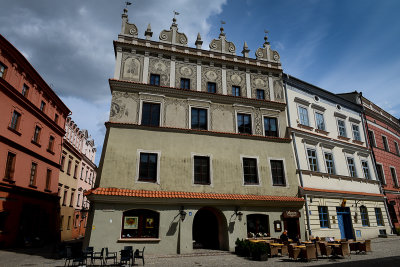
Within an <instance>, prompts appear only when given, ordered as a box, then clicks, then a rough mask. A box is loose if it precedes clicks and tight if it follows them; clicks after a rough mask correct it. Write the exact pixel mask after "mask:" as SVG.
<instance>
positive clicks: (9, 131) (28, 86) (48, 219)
mask: <svg viewBox="0 0 400 267" xmlns="http://www.w3.org/2000/svg"><path fill="white" fill-rule="evenodd" d="M69 113H70V111H69V109H68V108H67V106H66V105H65V104H64V103H63V102H62V101H61V100H60V98H59V97H58V96H57V95H56V94H55V93H54V91H53V90H52V89H51V88H50V87H49V86H48V85H47V83H46V82H45V81H44V80H43V79H42V77H41V76H40V75H39V73H38V72H37V71H36V70H35V69H34V68H33V66H32V65H31V64H30V63H29V62H28V60H26V58H25V57H24V56H23V55H22V54H21V53H20V52H19V51H18V50H17V49H16V48H15V47H14V46H13V45H12V44H10V43H9V42H8V41H7V40H6V39H5V38H4V37H3V36H2V35H0V114H1V116H0V246H13V245H16V244H27V243H31V242H43V241H56V239H57V236H58V235H57V233H58V229H57V227H58V218H59V217H58V216H59V205H58V195H57V191H58V176H59V167H60V164H59V161H60V155H61V147H62V138H63V136H64V134H65V131H64V124H65V120H66V117H67V116H68V114H69Z"/></svg>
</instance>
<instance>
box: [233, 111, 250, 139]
mask: <svg viewBox="0 0 400 267" xmlns="http://www.w3.org/2000/svg"><path fill="white" fill-rule="evenodd" d="M235 113H236V114H235V116H236V133H239V134H247V135H253V132H254V129H253V125H254V122H253V114H252V113H249V112H245V111H235ZM239 115H246V116H250V123H251V126H250V130H251V132H250V133H243V132H239V121H238V119H239Z"/></svg>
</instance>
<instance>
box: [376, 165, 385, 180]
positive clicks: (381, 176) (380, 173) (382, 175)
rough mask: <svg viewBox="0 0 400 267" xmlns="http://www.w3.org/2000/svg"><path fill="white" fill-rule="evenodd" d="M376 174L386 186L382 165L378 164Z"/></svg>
mask: <svg viewBox="0 0 400 267" xmlns="http://www.w3.org/2000/svg"><path fill="white" fill-rule="evenodd" d="M376 172H377V174H378V179H379V181H380V182H381V184H386V183H385V178H384V174H383V166H382V165H381V164H376Z"/></svg>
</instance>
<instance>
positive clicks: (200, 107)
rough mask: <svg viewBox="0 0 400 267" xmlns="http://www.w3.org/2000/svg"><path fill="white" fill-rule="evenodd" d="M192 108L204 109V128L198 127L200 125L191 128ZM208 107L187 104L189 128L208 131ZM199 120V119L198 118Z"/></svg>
mask: <svg viewBox="0 0 400 267" xmlns="http://www.w3.org/2000/svg"><path fill="white" fill-rule="evenodd" d="M193 109H197V110H205V111H206V113H207V114H206V128H205V129H202V128H200V127H198V128H193V127H192V110H193ZM209 111H210V108H209V107H204V106H197V105H196V106H195V105H193V106H192V105H190V106H189V128H190V129H193V130H205V131H208V130H209V125H210V123H209V122H210V112H209ZM199 121H200V120H199Z"/></svg>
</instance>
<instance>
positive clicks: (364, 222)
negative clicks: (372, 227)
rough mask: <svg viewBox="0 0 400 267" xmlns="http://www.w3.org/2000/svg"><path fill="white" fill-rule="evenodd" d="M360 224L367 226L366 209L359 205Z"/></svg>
mask: <svg viewBox="0 0 400 267" xmlns="http://www.w3.org/2000/svg"><path fill="white" fill-rule="evenodd" d="M360 215H361V224H362V226H369V218H368V210H367V207H365V206H361V207H360Z"/></svg>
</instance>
